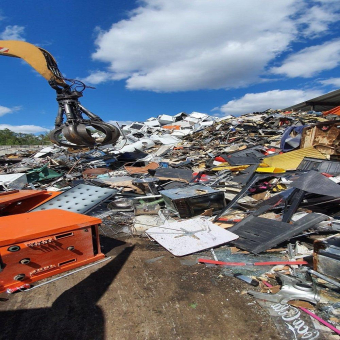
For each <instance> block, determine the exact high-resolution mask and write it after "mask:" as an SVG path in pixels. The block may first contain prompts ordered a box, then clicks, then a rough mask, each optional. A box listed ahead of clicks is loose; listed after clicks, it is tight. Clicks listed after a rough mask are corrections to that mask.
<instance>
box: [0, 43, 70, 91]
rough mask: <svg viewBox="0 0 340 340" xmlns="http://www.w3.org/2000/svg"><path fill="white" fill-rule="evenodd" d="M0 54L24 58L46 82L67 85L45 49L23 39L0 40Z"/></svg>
mask: <svg viewBox="0 0 340 340" xmlns="http://www.w3.org/2000/svg"><path fill="white" fill-rule="evenodd" d="M0 55H3V56H7V57H16V58H21V59H23V60H25V61H26V62H27V63H28V64H30V65H31V66H32V67H33V68H34V69H35V70H36V71H37V72H38V73H40V74H41V75H42V76H43V77H44V78H45V79H46V80H47V81H48V82H50V81H55V82H57V83H58V84H59V85H60V86H67V84H66V83H65V81H64V79H63V76H62V74H61V72H60V71H59V69H58V65H57V63H56V61H55V59H54V58H53V56H52V55H51V54H50V53H49V52H47V51H46V50H44V49H42V48H40V47H37V46H34V45H32V44H30V43H27V42H25V41H16V40H0Z"/></svg>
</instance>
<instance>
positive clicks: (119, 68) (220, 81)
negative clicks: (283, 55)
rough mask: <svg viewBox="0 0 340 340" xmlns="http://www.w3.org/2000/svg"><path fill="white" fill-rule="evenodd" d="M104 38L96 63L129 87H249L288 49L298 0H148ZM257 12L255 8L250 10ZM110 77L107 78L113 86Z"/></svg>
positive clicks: (100, 42) (155, 88)
mask: <svg viewBox="0 0 340 340" xmlns="http://www.w3.org/2000/svg"><path fill="white" fill-rule="evenodd" d="M142 4H143V5H142V6H140V7H138V8H137V9H136V10H135V11H134V12H133V13H132V14H131V16H130V18H129V19H127V20H122V21H120V22H118V23H116V24H114V25H113V26H112V27H111V29H109V30H108V31H106V32H100V33H99V36H98V38H97V41H96V44H97V51H96V52H95V53H94V54H93V58H94V59H95V60H100V61H103V62H107V63H109V64H110V67H109V72H110V73H111V74H113V75H116V74H118V75H121V74H126V77H127V76H128V79H127V87H128V88H129V89H144V90H153V91H185V90H197V89H206V88H211V89H217V88H227V87H238V86H244V85H247V84H249V83H251V82H254V81H256V80H258V76H259V74H260V73H261V72H262V71H263V69H264V67H265V66H266V64H267V63H268V62H269V61H270V60H271V59H272V58H274V57H275V56H276V54H277V53H279V52H281V51H282V50H285V49H286V48H287V46H288V45H289V43H290V41H291V40H292V39H293V38H294V36H295V33H296V27H295V25H294V23H293V21H292V20H290V19H289V17H290V16H291V15H293V14H294V13H295V12H296V11H297V9H296V6H295V1H293V0H287V1H269V0H258V1H257V4H256V6H254V3H253V1H252V0H241V1H237V2H236V1H235V2H226V1H225V2H224V1H220V0H209V1H205V0H197V1H190V2H188V1H183V0H172V1H167V0H145V1H143V2H142ZM250 8H251V10H249V9H250ZM107 79H108V76H105V77H104V80H107Z"/></svg>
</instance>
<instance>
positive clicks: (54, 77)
mask: <svg viewBox="0 0 340 340" xmlns="http://www.w3.org/2000/svg"><path fill="white" fill-rule="evenodd" d="M0 55H3V56H7V57H15V58H21V59H23V60H25V61H26V62H27V63H28V64H30V65H31V66H32V67H33V68H34V69H35V70H36V71H37V72H38V73H40V74H41V75H42V76H43V77H44V78H45V79H46V80H47V81H48V83H49V85H50V86H51V87H52V88H53V89H54V90H55V91H56V93H57V102H58V105H59V108H58V114H57V118H56V121H55V129H54V130H52V131H51V132H50V139H51V141H52V142H53V143H55V144H57V145H60V146H67V147H72V148H82V147H91V148H93V147H96V146H100V145H106V144H115V143H116V141H117V140H118V138H119V136H120V132H119V130H118V128H117V127H115V126H113V125H111V124H109V123H105V122H104V121H103V120H102V119H101V118H100V117H98V116H97V115H95V114H94V113H92V112H91V111H89V110H87V109H86V108H85V107H84V106H83V105H81V104H80V102H79V100H78V99H79V98H80V97H81V96H82V92H83V91H84V90H85V88H86V85H85V84H84V83H82V82H81V81H79V80H70V79H65V78H64V77H63V75H62V73H61V72H60V70H59V68H58V65H57V63H56V61H55V59H54V58H53V56H52V55H51V54H50V53H49V52H48V51H46V50H44V49H42V48H40V47H37V46H35V45H32V44H30V43H27V42H25V41H16V40H0ZM69 83H71V84H69ZM79 88H81V90H79ZM83 115H85V116H87V117H88V118H84V117H83ZM64 117H66V121H65V122H64ZM94 130H96V131H99V132H100V133H101V135H102V137H99V138H98V137H97V138H95V137H93V135H95V133H94V132H96V131H94ZM92 134H93V135H92Z"/></svg>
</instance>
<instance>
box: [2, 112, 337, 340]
mask: <svg viewBox="0 0 340 340" xmlns="http://www.w3.org/2000/svg"><path fill="white" fill-rule="evenodd" d="M121 131H122V136H121V137H120V140H119V141H118V143H117V144H116V145H115V146H114V147H108V146H105V147H100V148H98V149H95V150H89V149H83V150H76V151H72V150H67V149H66V148H62V147H57V146H53V147H52V146H51V147H45V148H43V149H42V150H40V151H39V152H38V153H35V154H34V153H32V154H28V153H27V152H26V153H20V152H18V153H17V154H16V155H6V156H5V157H3V158H2V159H0V161H1V164H2V174H0V185H1V189H2V192H1V193H0V201H1V216H2V217H0V219H2V221H3V225H6V226H8V225H12V226H13V225H19V224H20V228H19V227H16V228H15V231H13V230H12V231H11V230H9V229H11V228H10V227H8V231H7V232H6V233H4V234H3V235H2V236H1V239H0V257H1V258H2V260H1V261H0V264H1V268H2V272H1V273H0V291H1V290H2V291H4V290H5V289H6V288H7V289H15V288H16V287H18V286H20V285H21V284H23V283H28V284H30V283H32V282H34V281H37V280H40V279H42V278H45V277H48V276H49V275H54V274H57V273H59V272H61V271H65V270H69V269H72V268H74V267H75V266H79V265H82V264H85V263H89V262H93V261H96V260H97V259H98V258H102V257H103V254H101V251H100V245H99V238H98V235H97V229H96V228H98V226H99V233H101V234H103V235H106V236H108V237H115V236H116V235H118V234H120V233H124V234H129V235H134V236H139V237H149V239H150V242H157V243H159V244H160V245H161V246H163V247H164V248H166V249H167V250H168V251H169V252H171V253H172V254H173V255H175V256H186V255H190V254H195V255H194V256H195V259H196V261H197V262H199V263H204V264H205V265H214V266H215V265H217V266H221V268H222V270H223V272H224V274H225V275H233V276H235V277H238V278H240V279H242V280H244V281H246V282H248V283H250V284H252V285H254V286H259V288H260V289H258V290H257V291H249V292H248V293H249V294H251V295H253V296H254V297H256V298H257V299H258V301H262V303H264V304H265V301H269V302H270V303H269V306H273V303H276V304H279V305H280V304H283V305H285V304H287V303H289V304H291V305H294V306H296V307H297V308H300V309H301V310H303V311H304V312H305V313H308V315H312V316H313V318H314V319H317V320H318V323H317V325H315V324H314V328H315V332H318V331H319V332H321V330H320V329H319V330H317V329H318V327H319V326H318V325H320V323H319V322H321V323H322V324H323V325H326V327H327V328H326V329H327V330H328V331H329V332H330V333H328V335H329V336H331V334H340V331H339V326H340V317H339V314H340V295H339V288H340V281H339V277H340V186H339V182H340V120H339V116H337V115H332V114H328V115H324V114H322V113H320V112H299V113H293V112H281V111H266V112H261V113H253V114H248V115H244V116H241V117H233V116H227V117H222V118H216V117H212V116H209V115H207V114H202V113H198V112H193V113H192V114H186V113H184V112H182V113H179V114H178V115H175V116H168V115H162V116H159V117H158V118H150V119H148V120H147V121H146V122H144V123H140V122H134V123H132V124H130V125H126V126H124V127H123V128H122V129H121ZM56 209H59V210H56ZM60 210H61V212H60ZM58 211H59V213H58ZM58 214H60V216H64V217H63V218H61V217H60V219H58V218H57V216H58ZM62 214H63V215H62ZM68 214H71V215H68ZM50 219H51V220H53V228H54V229H53V228H52V227H51V228H52V229H51V230H50V231H48V230H47V227H46V223H45V227H44V226H43V224H44V223H40V225H41V226H38V227H37V228H36V229H34V228H33V227H32V228H33V229H32V230H30V233H31V234H30V233H29V231H27V230H26V229H27V228H28V229H29V227H27V228H26V229H25V225H26V226H30V225H31V224H32V225H33V224H34V223H36V224H37V223H38V221H48V220H50ZM78 219H79V221H80V222H81V223H82V225H81V227H79V224H78V227H77V223H78V222H77V221H78ZM0 221H1V220H0ZM80 222H79V223H80ZM30 223H31V224H30ZM100 223H101V224H100ZM38 224H39V223H38ZM48 232H49V234H48ZM86 233H88V234H91V235H92V236H91V237H89V238H88V237H87V236H86V237H85V236H84V235H85V234H86ZM56 234H58V235H59V236H58V238H57V239H56V238H55V237H54V236H53V235H56ZM78 234H79V235H78ZM60 235H61V236H60ZM75 235H78V236H77V237H79V240H80V239H82V241H77V242H79V245H78V247H83V249H82V250H81V252H80V251H79V249H78V248H77V246H76V245H75V244H73V243H74V242H65V241H63V240H66V239H67V237H70V236H72V237H73V236H75ZM83 238H84V240H83ZM33 239H34V240H33ZM32 240H33V241H32ZM85 240H86V241H85ZM84 242H85V243H86V242H87V243H86V244H87V247H88V248H86V247H85V248H84ZM50 244H53V245H54V247H60V249H61V248H62V249H65V252H64V253H63V254H62V256H60V258H58V260H56V261H54V262H55V263H54V262H53V261H52V262H53V264H52V265H51V259H50V261H46V263H43V264H40V263H39V264H37V263H35V264H34V266H31V267H29V265H30V264H32V257H33V256H34V255H32V254H33V250H34V249H35V248H36V247H42V246H45V247H48V246H49V245H50ZM1 247H2V248H1ZM11 247H12V248H11ZM13 247H14V248H13ZM15 247H19V249H18V248H15ZM24 247H28V248H29V249H28V250H27V251H26V253H25V254H23V255H20V251H21V250H23V248H24ZM72 247H73V248H72ZM10 248H11V249H10ZM213 248H214V249H213ZM77 249H78V250H77ZM13 254H14V255H13ZM53 254H54V253H50V255H49V257H50V258H51V257H53ZM69 254H71V255H72V256H69ZM80 254H81V255H80ZM13 256H14V260H13ZM56 256H57V255H56ZM6 259H10V260H9V261H8V263H7V264H6ZM19 260H20V261H22V260H25V261H26V262H25V261H23V262H21V264H20V266H21V267H20V266H19V269H20V268H24V267H25V266H26V267H27V266H28V269H27V270H26V269H20V270H21V271H20V270H19V269H17V266H18V265H17V264H16V265H14V263H18V262H19ZM27 261H28V262H27ZM12 262H13V267H11V266H10V265H9V263H12ZM76 263H77V264H76ZM15 266H16V267H15ZM6 267H7V271H6ZM14 267H15V268H16V269H15V270H14V269H13V268H14ZM26 267H25V268H26ZM9 268H12V269H9ZM20 281H21V282H20ZM260 290H261V292H260ZM279 305H277V306H279ZM277 306H276V307H275V308H276V309H275V308H274V309H275V310H278V311H281V310H280V308H281V307H280V308H278V307H277ZM286 306H289V305H286ZM267 307H268V306H267ZM289 307H290V306H289ZM287 308H288V307H287ZM292 308H293V307H292ZM284 310H286V312H287V313H288V309H284ZM290 313H292V315H294V313H295V314H296V309H294V308H293V309H291V310H290ZM287 315H288V314H287ZM299 315H300V314H299ZM306 315H307V314H306ZM287 320H288V317H287ZM292 320H293V319H292ZM320 320H321V321H320ZM325 320H327V321H325ZM303 322H307V321H306V320H304V321H303ZM307 328H308V327H307ZM299 331H301V332H303V330H302V328H301V327H300V329H299ZM322 331H324V329H323V330H322ZM306 332H307V331H306ZM306 332H305V333H306ZM305 333H301V334H304V336H305V338H312V337H307V335H308V334H307V333H306V334H305ZM299 334H300V333H299ZM311 334H312V333H311ZM313 334H316V333H313Z"/></svg>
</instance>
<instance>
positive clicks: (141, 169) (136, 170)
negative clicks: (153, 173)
mask: <svg viewBox="0 0 340 340" xmlns="http://www.w3.org/2000/svg"><path fill="white" fill-rule="evenodd" d="M158 167H159V164H158V163H156V162H151V163H149V164H148V165H145V166H128V165H125V166H124V168H125V170H126V171H127V172H128V173H129V174H130V175H135V174H147V173H148V170H155V169H157V168H158Z"/></svg>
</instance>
